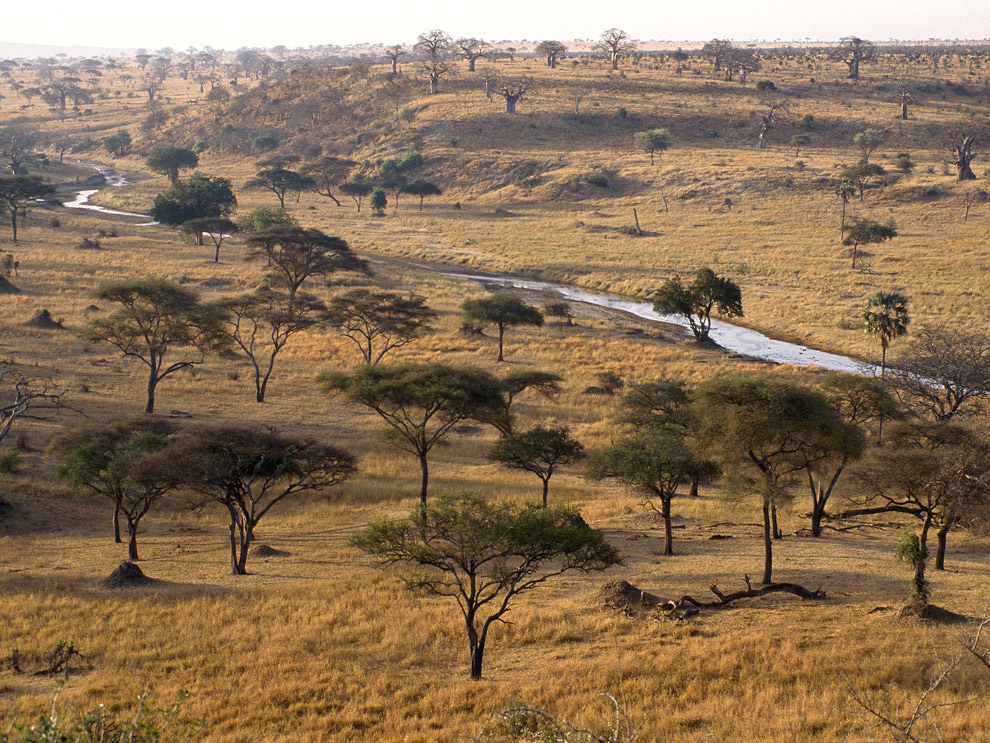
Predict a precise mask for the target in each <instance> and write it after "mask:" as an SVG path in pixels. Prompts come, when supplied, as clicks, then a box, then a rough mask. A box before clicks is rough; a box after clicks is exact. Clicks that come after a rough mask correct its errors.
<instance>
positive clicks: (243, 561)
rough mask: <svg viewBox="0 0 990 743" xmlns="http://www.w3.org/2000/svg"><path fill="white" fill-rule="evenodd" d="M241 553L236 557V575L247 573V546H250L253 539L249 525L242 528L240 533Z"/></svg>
mask: <svg viewBox="0 0 990 743" xmlns="http://www.w3.org/2000/svg"><path fill="white" fill-rule="evenodd" d="M240 541H241V554H240V556H239V557H238V558H237V573H236V574H237V575H247V556H248V548H249V547H250V546H251V542H252V541H254V532H253V531H252V529H251V528H250V527H248V528H247V529H245V530H244V533H243V534H242V535H241V540H240Z"/></svg>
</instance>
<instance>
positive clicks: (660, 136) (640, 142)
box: [633, 129, 670, 165]
mask: <svg viewBox="0 0 990 743" xmlns="http://www.w3.org/2000/svg"><path fill="white" fill-rule="evenodd" d="M633 144H635V145H636V147H637V148H638V149H641V150H643V152H646V153H648V154H649V156H650V165H653V156H654V154H655V153H657V152H659V153H660V154H661V156H662V155H663V153H664V152H666V151H667V150H668V149H669V148H670V130H669V129H647V130H646V131H643V132H636V133H635V134H634V135H633Z"/></svg>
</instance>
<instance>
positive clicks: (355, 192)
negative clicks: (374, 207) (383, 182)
mask: <svg viewBox="0 0 990 743" xmlns="http://www.w3.org/2000/svg"><path fill="white" fill-rule="evenodd" d="M338 190H339V191H340V192H341V193H342V194H346V195H347V196H350V197H351V199H353V200H354V206H356V207H357V211H358V214H360V213H361V200H362V199H363V198H364V197H365V196H370V195H371V192H372V191H374V190H375V187H374V186H372V185H371V184H370V183H368V182H367V181H365V180H361V179H360V178H352V179H351V180H349V181H346V182H345V183H341V184H340V187H339V189H338Z"/></svg>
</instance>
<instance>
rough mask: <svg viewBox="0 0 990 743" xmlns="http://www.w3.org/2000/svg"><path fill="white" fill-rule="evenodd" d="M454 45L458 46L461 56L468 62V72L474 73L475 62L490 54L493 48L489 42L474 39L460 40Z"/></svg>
mask: <svg viewBox="0 0 990 743" xmlns="http://www.w3.org/2000/svg"><path fill="white" fill-rule="evenodd" d="M454 44H455V45H456V46H457V50H458V51H459V52H460V54H461V56H462V57H463V58H464V59H466V60H467V63H468V72H474V64H475V62H477V61H478V60H479V59H480V58H481V57H484V56H485V55H486V54H488V51H489V50H490V49H491V48H492V45H491V44H489V43H488V42H487V41H484V40H482V39H474V38H471V39H466V38H460V39H458V40H457V41H455V42H454Z"/></svg>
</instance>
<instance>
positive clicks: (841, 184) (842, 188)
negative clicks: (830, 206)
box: [832, 178, 856, 240]
mask: <svg viewBox="0 0 990 743" xmlns="http://www.w3.org/2000/svg"><path fill="white" fill-rule="evenodd" d="M832 191H833V193H835V195H836V196H838V197H839V198H840V199H842V226H841V227H840V228H839V240H842V238H843V236H844V235H845V234H846V204H848V203H849V199H851V198H852V197H853V195H854V194H855V193H856V184H855V183H853V182H852V180H851V179H849V178H841V179H839V180H838V181H836V182H835V183H833V184H832Z"/></svg>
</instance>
